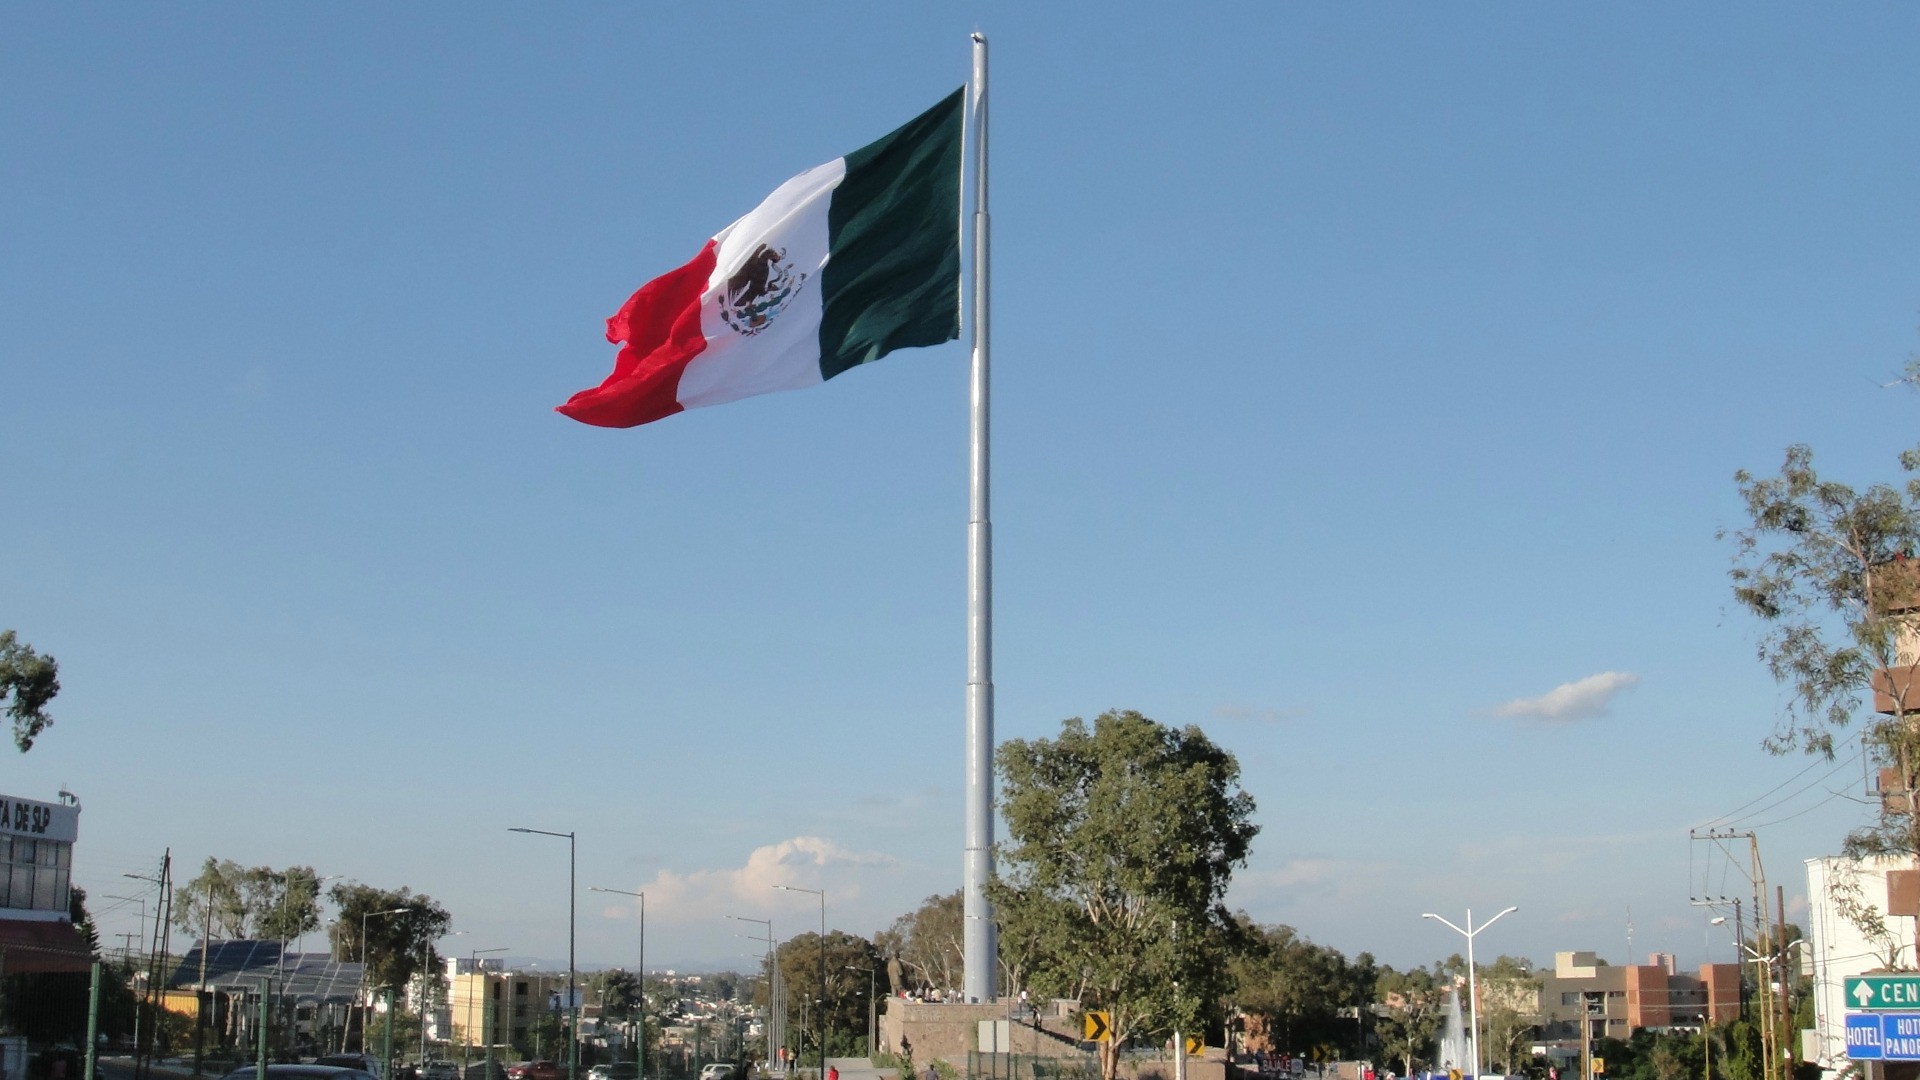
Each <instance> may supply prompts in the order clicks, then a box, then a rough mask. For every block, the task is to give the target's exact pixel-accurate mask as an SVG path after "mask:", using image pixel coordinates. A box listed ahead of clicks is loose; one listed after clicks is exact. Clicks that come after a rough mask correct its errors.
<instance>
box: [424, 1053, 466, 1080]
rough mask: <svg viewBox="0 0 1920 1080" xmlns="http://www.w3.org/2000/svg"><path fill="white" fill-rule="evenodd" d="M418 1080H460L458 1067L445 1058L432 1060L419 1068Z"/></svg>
mask: <svg viewBox="0 0 1920 1080" xmlns="http://www.w3.org/2000/svg"><path fill="white" fill-rule="evenodd" d="M419 1076H420V1080H460V1066H458V1065H455V1064H454V1063H453V1062H451V1061H448V1060H447V1059H445V1058H434V1059H432V1060H431V1061H428V1062H427V1063H426V1064H424V1065H422V1066H420V1072H419Z"/></svg>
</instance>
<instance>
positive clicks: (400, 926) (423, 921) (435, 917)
mask: <svg viewBox="0 0 1920 1080" xmlns="http://www.w3.org/2000/svg"><path fill="white" fill-rule="evenodd" d="M327 895H328V896H329V897H331V898H332V900H333V903H334V906H335V907H337V908H338V909H339V911H340V916H339V918H337V919H335V920H334V923H333V926H332V927H331V928H330V929H329V934H330V935H331V937H332V939H333V948H334V952H335V953H336V954H337V955H339V956H341V957H343V958H346V959H359V958H360V957H361V956H362V955H364V956H365V957H366V958H367V984H368V985H369V986H404V985H406V983H407V981H408V980H409V979H411V978H413V976H414V975H415V974H416V973H418V972H420V971H422V970H426V971H433V970H436V969H437V968H438V967H439V964H440V957H439V954H438V953H437V952H436V951H435V950H434V947H433V943H434V942H436V941H438V940H440V939H441V938H442V937H445V936H446V933H447V928H448V927H449V926H451V925H452V924H453V916H452V915H451V914H450V913H448V911H447V909H446V908H444V907H441V906H440V905H439V904H438V903H436V902H435V901H434V899H433V898H432V897H431V896H428V895H426V894H425V893H415V892H413V891H412V890H411V889H408V888H405V887H404V886H403V887H401V888H399V889H378V888H375V887H373V886H372V885H362V884H360V883H359V882H357V881H349V882H343V883H341V884H339V885H335V886H334V887H333V888H332V889H331V890H329V891H328V894H327ZM381 912H393V914H387V915H382V914H380V913H381ZM363 920H364V925H365V927H366V938H365V940H362V939H361V937H360V932H361V926H362V925H363Z"/></svg>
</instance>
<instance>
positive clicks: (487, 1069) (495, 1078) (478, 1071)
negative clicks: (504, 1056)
mask: <svg viewBox="0 0 1920 1080" xmlns="http://www.w3.org/2000/svg"><path fill="white" fill-rule="evenodd" d="M461 1080H507V1067H506V1066H505V1065H502V1064H501V1063H500V1062H498V1061H476V1062H474V1063H473V1064H471V1065H469V1066H467V1072H466V1075H465V1076H463V1077H461Z"/></svg>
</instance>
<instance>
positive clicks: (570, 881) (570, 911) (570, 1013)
mask: <svg viewBox="0 0 1920 1080" xmlns="http://www.w3.org/2000/svg"><path fill="white" fill-rule="evenodd" d="M576 851H577V845H576V844H575V843H574V839H573V834H572V833H568V834H567V1080H580V991H578V990H577V989H575V988H574V969H573V927H574V908H575V906H576V905H577V903H578V902H579V899H580V884H579V875H578V874H576V873H575V870H574V868H575V865H576V862H575V859H574V853H575V852H576Z"/></svg>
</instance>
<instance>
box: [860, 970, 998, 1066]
mask: <svg viewBox="0 0 1920 1080" xmlns="http://www.w3.org/2000/svg"><path fill="white" fill-rule="evenodd" d="M847 970H848V971H865V972H866V973H867V1056H868V1057H869V1058H871V1057H872V1056H873V1028H874V1025H875V1024H877V1023H879V1015H880V1003H879V1002H877V1001H875V1000H874V998H873V986H874V983H873V975H874V972H873V965H872V964H868V965H867V966H866V967H865V968H862V967H861V966H860V965H859V964H848V965H847ZM1008 1038H1012V1036H1008Z"/></svg>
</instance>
